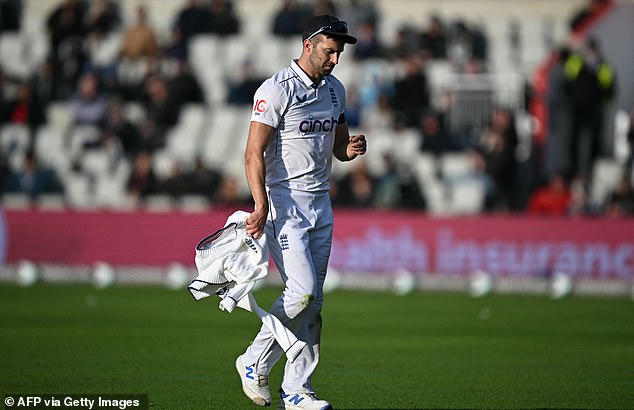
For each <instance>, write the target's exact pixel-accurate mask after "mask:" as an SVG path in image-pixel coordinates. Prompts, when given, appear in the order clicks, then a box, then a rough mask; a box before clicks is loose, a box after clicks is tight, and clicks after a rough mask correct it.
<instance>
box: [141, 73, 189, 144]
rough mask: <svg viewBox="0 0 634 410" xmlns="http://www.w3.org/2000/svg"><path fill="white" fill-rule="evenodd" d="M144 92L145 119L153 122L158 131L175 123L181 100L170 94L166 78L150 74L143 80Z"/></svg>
mask: <svg viewBox="0 0 634 410" xmlns="http://www.w3.org/2000/svg"><path fill="white" fill-rule="evenodd" d="M145 93H146V97H147V101H146V104H145V112H146V114H147V119H148V120H149V121H151V122H153V123H154V124H155V125H156V127H157V128H158V129H159V131H160V132H165V131H167V129H169V128H170V127H173V126H174V125H176V123H177V122H178V118H179V115H180V109H181V105H180V103H181V102H180V101H177V100H176V99H175V98H174V96H172V95H170V91H169V87H168V84H167V80H165V79H164V78H163V77H160V76H158V75H151V76H150V77H148V78H147V79H146V80H145Z"/></svg>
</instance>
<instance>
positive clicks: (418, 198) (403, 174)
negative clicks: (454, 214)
mask: <svg viewBox="0 0 634 410" xmlns="http://www.w3.org/2000/svg"><path fill="white" fill-rule="evenodd" d="M383 161H384V163H385V172H384V173H383V175H381V176H380V177H379V178H378V180H377V183H376V189H375V192H374V201H373V205H374V206H375V207H377V208H380V209H423V208H424V207H425V200H424V198H423V194H422V192H421V191H420V187H419V186H418V182H417V181H416V178H415V177H414V175H413V173H412V171H411V170H410V169H409V168H408V167H407V166H406V165H405V164H402V163H399V162H398V161H397V159H396V158H395V157H394V155H392V154H391V153H385V154H384V155H383Z"/></svg>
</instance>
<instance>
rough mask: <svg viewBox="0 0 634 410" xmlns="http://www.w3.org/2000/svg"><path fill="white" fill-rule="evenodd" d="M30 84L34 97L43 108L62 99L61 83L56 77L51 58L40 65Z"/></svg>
mask: <svg viewBox="0 0 634 410" xmlns="http://www.w3.org/2000/svg"><path fill="white" fill-rule="evenodd" d="M29 83H30V84H31V89H32V90H33V95H34V96H35V98H36V99H37V100H38V101H39V102H40V104H42V106H43V107H46V106H47V105H48V104H49V103H51V102H53V101H56V100H58V99H59V97H60V92H59V81H58V79H57V78H55V77H54V68H53V61H52V59H50V58H48V59H46V61H44V62H43V63H42V65H40V67H39V69H38V71H37V72H36V73H34V74H33V76H32V77H31V79H30V81H29Z"/></svg>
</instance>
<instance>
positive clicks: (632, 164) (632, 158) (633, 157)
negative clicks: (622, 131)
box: [627, 107, 634, 168]
mask: <svg viewBox="0 0 634 410" xmlns="http://www.w3.org/2000/svg"><path fill="white" fill-rule="evenodd" d="M627 142H628V143H629V146H630V147H629V148H630V153H629V155H628V158H627V166H628V167H629V168H634V107H632V109H631V110H630V123H629V128H628V131H627Z"/></svg>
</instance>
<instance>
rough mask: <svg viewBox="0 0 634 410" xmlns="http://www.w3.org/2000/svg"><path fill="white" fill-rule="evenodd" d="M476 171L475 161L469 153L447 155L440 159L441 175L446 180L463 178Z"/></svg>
mask: <svg viewBox="0 0 634 410" xmlns="http://www.w3.org/2000/svg"><path fill="white" fill-rule="evenodd" d="M474 171H475V170H474V164H473V161H472V160H471V157H470V156H469V154H467V153H464V152H459V153H446V154H443V155H442V156H441V157H440V173H441V175H442V178H443V179H444V180H453V179H456V178H462V177H464V176H468V175H471V174H473V172H474Z"/></svg>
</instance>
